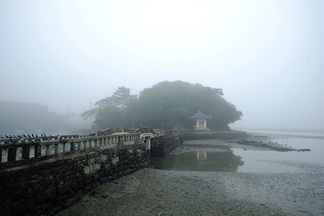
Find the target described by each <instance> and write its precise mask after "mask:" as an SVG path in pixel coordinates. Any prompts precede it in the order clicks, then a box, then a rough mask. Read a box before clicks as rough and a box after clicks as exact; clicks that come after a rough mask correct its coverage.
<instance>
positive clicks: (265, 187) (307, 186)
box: [58, 164, 324, 216]
mask: <svg viewBox="0 0 324 216" xmlns="http://www.w3.org/2000/svg"><path fill="white" fill-rule="evenodd" d="M304 166H306V167H304V168H305V170H306V169H307V170H308V171H305V172H300V173H293V174H291V173H290V174H256V173H237V172H196V171H194V172H187V171H166V170H154V169H144V170H140V171H137V172H136V173H133V174H131V175H129V176H124V177H122V178H120V179H118V180H116V181H113V182H110V183H108V184H105V185H101V186H99V187H98V188H97V189H96V190H94V191H92V192H90V194H88V195H87V196H85V197H83V198H82V200H81V201H80V202H79V203H77V204H76V205H74V206H72V207H70V208H69V209H66V210H64V211H63V212H61V213H59V214H58V216H67V215H122V216H125V215H324V209H323V204H324V185H323V182H324V174H323V173H324V172H323V171H324V169H323V167H321V166H317V165H305V164H304ZM307 166H308V167H307ZM318 169H321V170H318ZM314 171H316V173H314ZM318 171H321V172H318Z"/></svg>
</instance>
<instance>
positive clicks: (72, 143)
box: [70, 142, 75, 152]
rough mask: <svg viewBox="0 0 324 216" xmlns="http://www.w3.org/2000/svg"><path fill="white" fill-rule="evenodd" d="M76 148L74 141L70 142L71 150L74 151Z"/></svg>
mask: <svg viewBox="0 0 324 216" xmlns="http://www.w3.org/2000/svg"><path fill="white" fill-rule="evenodd" d="M74 150H75V144H74V142H70V151H71V152H73V151H74Z"/></svg>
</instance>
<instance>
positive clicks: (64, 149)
mask: <svg viewBox="0 0 324 216" xmlns="http://www.w3.org/2000/svg"><path fill="white" fill-rule="evenodd" d="M65 152H66V142H64V143H63V153H65Z"/></svg>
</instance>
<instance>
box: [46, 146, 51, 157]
mask: <svg viewBox="0 0 324 216" xmlns="http://www.w3.org/2000/svg"><path fill="white" fill-rule="evenodd" d="M50 147H51V145H46V146H45V155H50Z"/></svg>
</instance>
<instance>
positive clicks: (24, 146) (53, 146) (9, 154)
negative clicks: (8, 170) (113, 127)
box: [0, 132, 140, 163]
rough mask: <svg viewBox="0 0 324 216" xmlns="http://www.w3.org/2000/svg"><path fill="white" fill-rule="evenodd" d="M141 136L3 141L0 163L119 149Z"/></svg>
mask: <svg viewBox="0 0 324 216" xmlns="http://www.w3.org/2000/svg"><path fill="white" fill-rule="evenodd" d="M139 137H140V134H138V133H128V132H120V133H115V134H110V135H102V136H96V135H94V134H87V135H63V136H48V137H39V138H38V137H37V138H36V137H33V138H26V139H20V140H18V139H11V138H9V139H1V140H0V156H1V157H0V163H7V162H15V161H20V160H29V159H34V160H35V159H36V160H37V159H40V158H42V157H45V156H47V157H49V156H53V155H58V154H62V153H69V152H70V153H71V152H74V151H77V150H85V149H91V148H97V147H107V148H108V147H116V146H117V147H118V146H120V145H130V144H135V143H136V142H139Z"/></svg>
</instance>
